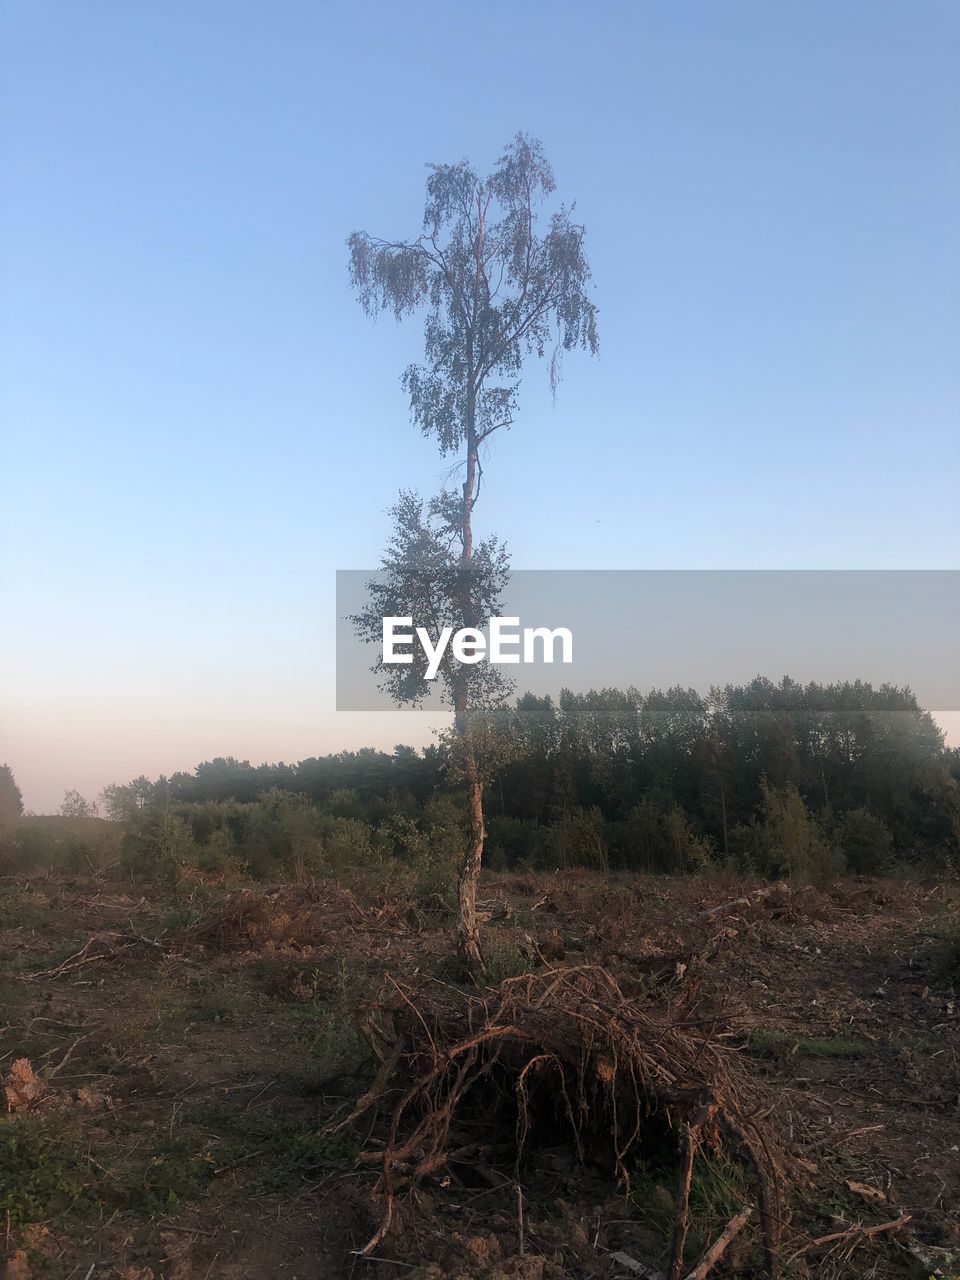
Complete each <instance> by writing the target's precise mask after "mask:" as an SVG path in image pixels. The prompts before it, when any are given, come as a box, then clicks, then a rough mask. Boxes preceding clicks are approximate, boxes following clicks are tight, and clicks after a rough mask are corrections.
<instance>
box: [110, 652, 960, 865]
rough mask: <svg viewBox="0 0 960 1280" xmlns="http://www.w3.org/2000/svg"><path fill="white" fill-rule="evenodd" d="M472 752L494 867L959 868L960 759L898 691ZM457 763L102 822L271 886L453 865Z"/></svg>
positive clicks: (198, 779)
mask: <svg viewBox="0 0 960 1280" xmlns="http://www.w3.org/2000/svg"><path fill="white" fill-rule="evenodd" d="M475 738H476V742H477V746H478V760H479V764H480V767H481V768H482V769H483V772H484V777H485V782H486V795H487V810H488V821H487V834H486V841H485V848H484V861H485V863H486V865H489V866H495V867H505V866H533V867H554V866H565V865H582V866H593V867H596V868H601V869H603V868H615V869H627V870H639V871H665V872H694V871H697V870H700V869H703V868H706V867H709V866H730V867H733V868H736V869H740V870H744V871H755V872H759V873H761V874H797V875H817V874H830V873H833V872H839V871H842V870H844V869H846V870H850V871H854V872H864V873H881V872H884V871H887V870H889V869H890V868H891V867H892V866H893V865H894V864H895V863H898V862H900V863H916V862H925V863H934V864H936V865H939V866H944V867H947V866H952V865H954V864H955V863H956V861H957V860H958V857H960V752H958V751H956V750H951V749H949V748H947V747H946V746H945V745H944V740H943V734H942V731H941V730H940V729H939V728H938V727H937V725H936V723H935V721H934V720H933V718H932V716H931V715H930V714H929V713H928V712H927V711H925V710H924V709H923V708H922V707H920V706H919V704H918V703H917V700H916V698H915V697H914V695H913V694H912V693H911V692H910V691H909V689H905V688H898V687H894V686H891V685H882V686H880V687H879V688H874V687H873V686H872V685H870V684H868V683H865V682H861V681H856V682H844V683H835V684H826V685H823V684H806V685H803V684H799V683H797V682H795V681H793V680H790V679H789V678H785V679H783V680H781V681H780V682H779V683H773V682H771V681H770V680H767V679H763V678H759V677H758V678H757V679H755V680H753V681H751V682H750V683H749V684H746V685H727V686H724V687H722V688H715V689H712V690H711V691H710V692H709V693H708V694H705V695H703V694H700V693H698V692H696V691H695V690H692V689H681V688H675V689H668V690H665V691H659V690H655V691H653V692H650V693H646V694H643V693H641V692H639V691H638V690H636V689H628V690H614V689H604V690H599V691H593V692H588V693H582V694H577V693H571V692H564V693H562V694H561V695H560V697H559V698H557V699H553V698H550V697H535V696H533V695H525V696H523V697H521V698H519V699H518V700H516V701H515V702H514V703H512V704H510V705H508V706H504V707H500V708H497V709H496V710H494V711H493V712H490V713H488V714H486V715H484V716H480V715H478V716H477V717H476V721H475ZM457 760H458V757H457V753H456V750H455V746H454V745H452V744H451V743H450V742H449V741H448V740H447V741H444V740H441V741H439V742H438V743H437V745H435V746H430V747H427V748H425V749H423V750H420V751H417V750H414V749H413V748H411V747H407V746H398V747H397V748H396V749H395V750H394V751H393V752H383V751H376V750H361V751H356V752H340V753H337V754H333V755H327V756H321V757H313V758H310V759H306V760H302V761H300V762H299V763H296V764H284V763H280V764H260V765H252V764H250V763H249V762H248V761H238V760H234V759H231V758H218V759H215V760H212V761H207V762H204V763H203V764H200V765H198V766H197V768H196V769H195V770H194V771H193V772H192V773H176V774H174V775H172V776H171V777H169V778H160V779H158V780H156V781H150V780H148V779H146V778H139V779H136V780H135V781H133V782H131V783H129V784H126V785H122V786H112V787H108V788H106V790H105V791H104V793H103V797H102V800H103V809H104V812H105V813H106V814H107V815H108V816H109V817H112V818H114V819H117V820H121V821H124V822H128V823H129V822H132V821H135V820H136V818H137V815H138V814H139V815H143V814H145V813H146V814H150V813H153V814H159V813H163V814H166V815H173V817H175V818H176V819H177V820H178V821H179V822H182V823H183V824H185V827H186V828H188V829H189V830H188V832H187V831H185V835H188V836H189V839H190V841H192V842H194V843H195V845H196V846H197V848H200V849H202V848H204V847H205V846H206V845H208V844H209V843H210V842H211V841H213V842H214V844H215V845H216V847H217V848H218V849H220V850H221V851H222V852H223V853H224V854H229V855H230V856H232V857H236V858H239V859H240V860H242V861H245V862H246V864H247V865H249V864H250V863H251V860H252V861H253V862H254V863H255V864H256V865H257V866H258V867H259V868H261V869H262V870H263V871H264V872H266V871H267V870H268V869H269V867H270V865H271V863H275V861H276V860H279V861H280V862H282V861H283V860H284V859H287V860H288V861H289V859H290V858H295V857H298V856H302V854H303V850H304V849H305V848H310V849H312V850H313V854H314V856H315V858H316V859H317V860H318V861H319V863H320V864H321V865H322V863H323V861H324V856H325V855H324V852H323V851H324V848H326V849H327V851H328V854H329V849H330V847H332V845H335V846H336V848H337V850H338V851H339V852H338V854H337V859H338V860H339V863H340V865H343V864H344V862H347V863H349V861H350V860H351V858H356V859H357V860H358V861H363V860H365V859H369V858H370V857H373V856H398V857H401V858H404V857H406V858H411V859H413V858H417V857H422V856H424V855H425V851H426V849H427V847H428V846H429V848H430V849H431V850H432V852H431V854H430V856H431V857H433V858H435V859H442V858H443V857H444V856H449V857H450V858H452V859H453V860H454V861H455V860H456V858H457V857H458V856H461V855H462V851H463V848H464V845H465V842H467V841H468V840H469V838H470V832H469V808H468V804H467V797H466V795H465V790H466V789H465V786H464V782H463V778H462V774H461V773H460V772H459V771H458V765H457ZM311 824H312V825H311ZM301 837H302V838H301ZM307 837H309V839H307ZM297 849H299V850H300V853H299V854H298V853H297ZM351 851H352V852H351ZM328 860H329V859H328ZM275 869H276V867H275Z"/></svg>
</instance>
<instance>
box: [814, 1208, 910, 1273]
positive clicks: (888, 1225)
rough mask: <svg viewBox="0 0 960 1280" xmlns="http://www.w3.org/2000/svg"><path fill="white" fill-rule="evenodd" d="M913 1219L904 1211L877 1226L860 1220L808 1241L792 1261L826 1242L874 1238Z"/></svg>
mask: <svg viewBox="0 0 960 1280" xmlns="http://www.w3.org/2000/svg"><path fill="white" fill-rule="evenodd" d="M912 1221H913V1215H912V1214H909V1213H902V1214H901V1215H900V1217H899V1218H894V1219H892V1220H891V1221H890V1222H879V1223H877V1225H876V1226H875V1227H865V1226H864V1225H863V1223H862V1222H858V1223H857V1224H856V1225H855V1226H853V1227H848V1228H847V1230H846V1231H831V1233H830V1234H829V1235H826V1236H818V1237H817V1239H816V1240H810V1241H808V1242H807V1243H806V1244H805V1245H804V1246H803V1247H802V1248H801V1249H798V1250H797V1251H796V1253H794V1254H792V1255H791V1257H790V1261H791V1262H793V1261H794V1259H795V1258H800V1257H802V1256H803V1254H805V1253H809V1252H810V1251H811V1249H820V1248H822V1246H823V1245H825V1244H838V1243H839V1242H840V1241H841V1240H872V1239H873V1237H874V1236H879V1235H881V1234H882V1233H883V1232H885V1231H897V1230H899V1229H900V1227H905V1226H906V1225H907V1223H908V1222H912Z"/></svg>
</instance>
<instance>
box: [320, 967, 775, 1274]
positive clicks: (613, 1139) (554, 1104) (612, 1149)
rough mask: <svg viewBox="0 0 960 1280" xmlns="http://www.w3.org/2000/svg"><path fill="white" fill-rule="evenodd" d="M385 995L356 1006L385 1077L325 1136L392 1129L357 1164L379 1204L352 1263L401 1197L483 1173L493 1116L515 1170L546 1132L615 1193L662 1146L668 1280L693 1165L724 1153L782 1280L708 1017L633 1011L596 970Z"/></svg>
mask: <svg viewBox="0 0 960 1280" xmlns="http://www.w3.org/2000/svg"><path fill="white" fill-rule="evenodd" d="M394 985H395V998H393V999H392V1000H391V1001H390V1002H389V1003H386V1004H377V1005H368V1006H366V1007H365V1009H364V1010H363V1012H362V1017H361V1026H362V1029H363V1032H364V1035H365V1036H366V1038H367V1040H368V1042H369V1043H370V1045H371V1048H372V1049H373V1051H374V1053H375V1054H376V1056H377V1057H378V1059H379V1060H380V1064H381V1065H380V1070H379V1072H378V1074H377V1077H376V1080H375V1081H374V1083H373V1085H372V1086H371V1088H370V1090H369V1091H368V1092H367V1093H366V1094H364V1096H363V1097H362V1098H361V1099H360V1100H359V1102H358V1103H357V1104H356V1106H355V1107H354V1109H353V1110H352V1112H351V1113H350V1115H348V1116H347V1117H346V1119H343V1120H341V1121H340V1122H339V1123H338V1124H336V1125H332V1126H331V1131H333V1130H339V1129H343V1128H346V1127H348V1126H350V1125H352V1124H354V1123H355V1122H356V1121H357V1120H359V1119H360V1117H361V1116H365V1115H368V1114H369V1113H370V1112H372V1111H373V1110H374V1109H377V1108H380V1109H383V1110H386V1111H387V1113H388V1115H389V1121H388V1126H387V1135H386V1139H385V1142H384V1144H383V1147H382V1149H376V1150H368V1151H364V1152H363V1153H362V1154H361V1156H360V1160H361V1161H362V1162H364V1163H365V1164H368V1165H372V1166H374V1167H376V1166H379V1170H380V1176H379V1180H378V1191H379V1194H380V1196H381V1197H382V1204H383V1214H382V1220H381V1224H380V1227H379V1229H378V1230H377V1232H376V1233H375V1234H374V1235H373V1237H372V1238H371V1239H370V1241H369V1242H368V1243H367V1245H366V1246H365V1248H364V1249H363V1250H361V1252H362V1253H363V1254H364V1255H368V1254H370V1253H372V1252H373V1250H375V1249H376V1248H377V1247H378V1246H379V1244H380V1243H381V1242H382V1241H383V1240H384V1238H385V1237H386V1235H387V1233H388V1231H389V1229H390V1225H391V1222H392V1219H393V1213H394V1201H395V1198H396V1196H397V1194H398V1193H399V1192H401V1191H402V1190H404V1189H406V1188H410V1187H412V1186H414V1185H416V1184H417V1183H418V1182H420V1181H421V1180H423V1179H425V1178H428V1177H435V1176H437V1175H439V1174H441V1173H442V1172H443V1171H444V1170H445V1169H449V1168H450V1167H452V1166H456V1165H459V1166H461V1167H463V1166H464V1165H469V1163H470V1161H471V1159H476V1160H478V1161H479V1159H480V1158H481V1154H482V1151H483V1150H484V1149H489V1147H490V1145H491V1137H492V1136H493V1135H491V1134H490V1133H489V1132H486V1133H484V1132H483V1130H482V1127H481V1126H482V1124H483V1122H484V1117H486V1123H487V1125H488V1126H489V1123H490V1120H489V1117H490V1116H491V1115H492V1114H493V1113H494V1108H495V1109H496V1113H497V1115H504V1114H505V1115H507V1116H510V1117H513V1118H514V1119H515V1125H516V1132H515V1135H511V1138H512V1142H511V1146H512V1154H513V1158H514V1160H515V1161H519V1159H520V1157H521V1155H522V1153H523V1150H524V1146H525V1144H527V1143H528V1141H529V1139H530V1138H531V1135H535V1132H536V1129H537V1126H538V1125H540V1126H542V1125H543V1124H544V1123H545V1122H549V1123H551V1124H553V1125H555V1126H557V1125H559V1126H560V1127H561V1129H562V1131H563V1133H564V1135H565V1137H566V1139H567V1140H568V1141H570V1142H571V1144H572V1145H573V1147H574V1149H575V1153H576V1155H577V1157H578V1158H579V1159H580V1160H581V1161H582V1160H584V1159H585V1157H586V1155H587V1153H588V1151H589V1152H590V1153H591V1154H594V1155H595V1153H596V1150H597V1147H598V1144H603V1145H604V1147H605V1153H606V1156H607V1158H608V1159H609V1163H610V1166H611V1173H612V1174H614V1175H615V1176H616V1177H617V1178H618V1179H619V1180H620V1182H621V1184H622V1185H623V1186H624V1187H625V1188H627V1189H628V1188H629V1184H630V1175H631V1166H632V1165H634V1163H635V1161H636V1160H637V1159H639V1158H640V1157H642V1155H643V1153H644V1151H645V1150H649V1149H650V1144H651V1140H652V1139H653V1140H656V1141H659V1142H662V1141H663V1140H664V1138H665V1137H669V1136H670V1135H672V1137H673V1140H675V1141H676V1142H677V1145H678V1148H679V1162H678V1189H677V1195H676V1220H675V1230H674V1236H673V1245H672V1250H671V1261H670V1265H669V1266H668V1268H667V1271H666V1277H667V1280H678V1277H679V1276H680V1274H681V1269H682V1264H683V1250H684V1244H685V1240H686V1234H687V1228H688V1224H689V1217H690V1208H689V1206H690V1186H691V1180H692V1174H693V1165H694V1159H695V1156H696V1153H697V1151H698V1149H703V1150H705V1151H708V1152H711V1153H713V1154H720V1153H721V1152H725V1153H727V1155H728V1156H730V1157H732V1158H734V1159H736V1160H738V1161H740V1162H742V1164H743V1165H744V1166H745V1167H746V1169H747V1170H748V1171H749V1173H750V1174H751V1176H752V1179H753V1181H754V1183H755V1185H756V1190H757V1201H758V1208H759V1216H760V1221H761V1224H762V1231H763V1241H764V1251H765V1255H766V1265H767V1269H768V1272H769V1274H770V1275H771V1276H776V1275H777V1274H778V1252H779V1251H778V1241H779V1228H780V1224H781V1221H782V1215H781V1184H782V1173H781V1166H780V1161H779V1160H778V1158H777V1155H776V1153H775V1150H774V1143H773V1139H772V1137H771V1134H770V1133H769V1132H768V1131H767V1128H766V1122H765V1121H764V1120H762V1119H761V1118H760V1117H759V1116H758V1114H757V1110H758V1108H757V1106H756V1102H757V1091H756V1085H755V1083H751V1084H749V1085H748V1082H747V1079H746V1076H745V1073H744V1069H743V1067H742V1065H741V1063H740V1062H739V1060H738V1057H737V1054H736V1051H735V1050H734V1049H732V1048H731V1047H729V1045H728V1044H727V1043H726V1042H725V1040H724V1039H723V1038H722V1035H721V1033H720V1030H719V1028H718V1024H717V1019H716V1017H715V1016H708V1015H704V1014H701V1013H698V1011H697V1010H696V1009H694V1008H691V1007H690V1005H689V1004H688V1003H687V1002H685V1001H684V1000H682V999H678V1000H676V1001H675V1002H673V1003H668V1004H650V1003H645V1002H643V1001H642V1000H641V999H633V998H631V997H630V996H628V995H626V994H624V991H623V990H622V989H621V987H620V985H619V984H618V983H617V981H616V980H615V979H614V978H613V977H612V976H611V974H609V973H608V972H607V971H606V970H605V969H602V968H599V967H597V966H583V967H577V968H554V969H547V970H543V971H540V972H538V973H535V974H533V973H532V974H527V975H524V976H523V977H519V978H510V979H508V980H507V981H505V982H503V983H502V984H501V985H500V986H499V987H498V988H496V989H491V990H487V991H484V992H481V993H479V994H478V993H476V992H465V991H463V990H460V989H459V988H456V987H452V986H447V985H444V984H440V983H433V984H429V985H427V986H423V987H421V988H419V989H414V988H411V987H408V986H405V985H401V984H399V983H395V984H394ZM748 1098H749V1099H752V1100H753V1103H754V1106H753V1107H751V1106H750V1105H748ZM478 1104H479V1105H478ZM495 1104H496V1105H495Z"/></svg>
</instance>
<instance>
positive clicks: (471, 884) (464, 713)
mask: <svg viewBox="0 0 960 1280" xmlns="http://www.w3.org/2000/svg"><path fill="white" fill-rule="evenodd" d="M483 234H484V227H483V197H482V191H479V190H478V192H477V236H476V243H475V251H476V261H477V274H476V279H475V284H474V299H473V315H474V318H475V317H476V316H477V314H478V312H479V309H480V285H481V280H482V275H483ZM474 354H475V353H474V346H473V331H472V329H471V330H470V331H469V332H468V334H467V388H466V389H467V397H466V422H465V424H464V426H465V428H466V432H465V434H466V445H467V474H466V477H465V478H464V481H463V516H462V526H461V539H462V543H461V545H462V552H461V556H460V564H461V565H462V566H463V568H464V569H466V570H469V568H470V562H471V561H472V559H473V505H474V503H475V502H476V500H477V481H478V476H479V464H480V445H479V441H478V439H477V428H476V411H477V401H476V396H477V388H476V382H475V374H476V369H475V366H474ZM461 592H462V595H461V600H460V613H461V616H462V618H463V625H464V626H468V627H472V626H474V625H475V623H476V619H475V618H474V616H473V614H474V608H473V602H472V598H471V589H470V575H469V572H467V573H464V575H463V582H462V585H461ZM453 715H454V727H455V729H456V732H457V736H458V738H459V739H460V746H461V750H462V752H463V771H464V775H465V776H466V781H467V806H468V810H469V834H468V838H467V850H466V853H465V854H464V859H463V866H462V867H461V868H460V879H459V882H458V884H457V951H458V953H459V956H460V961H461V963H462V964H463V967H464V969H465V970H466V971H467V973H468V974H470V975H471V976H473V977H476V976H478V975H479V974H481V973H483V972H484V971H485V967H486V966H485V965H484V963H483V952H482V951H481V950H480V926H479V925H478V923H477V885H478V884H479V881H480V865H481V862H482V860H483V844H484V840H485V839H486V829H485V827H484V823H483V781H482V779H481V776H480V768H479V765H478V764H477V750H476V745H475V743H474V740H473V725H472V724H471V722H470V706H469V698H468V694H467V675H466V672H465V671H461V672H459V673H458V675H457V676H456V678H455V683H454V689H453Z"/></svg>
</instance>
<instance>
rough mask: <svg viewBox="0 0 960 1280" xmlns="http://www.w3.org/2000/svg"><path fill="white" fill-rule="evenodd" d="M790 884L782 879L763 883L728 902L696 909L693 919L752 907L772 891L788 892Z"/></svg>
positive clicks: (701, 918)
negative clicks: (706, 908)
mask: <svg viewBox="0 0 960 1280" xmlns="http://www.w3.org/2000/svg"><path fill="white" fill-rule="evenodd" d="M789 892H790V886H789V885H788V884H786V883H785V882H784V881H783V880H776V881H775V882H774V883H773V884H767V885H764V886H763V887H762V888H760V889H754V890H753V892H752V893H745V894H743V895H742V896H741V897H739V898H731V899H730V900H729V902H721V903H720V904H719V905H718V906H716V907H710V908H708V910H706V911H698V912H697V914H696V915H695V916H693V919H694V920H710V919H712V918H713V917H714V916H720V915H723V914H724V912H725V911H733V910H734V909H735V908H736V907H752V906H755V905H756V904H757V903H758V902H763V901H765V900H766V899H767V898H769V897H770V896H771V895H772V894H774V893H782V894H788V893H789Z"/></svg>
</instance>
